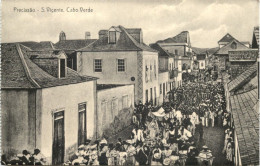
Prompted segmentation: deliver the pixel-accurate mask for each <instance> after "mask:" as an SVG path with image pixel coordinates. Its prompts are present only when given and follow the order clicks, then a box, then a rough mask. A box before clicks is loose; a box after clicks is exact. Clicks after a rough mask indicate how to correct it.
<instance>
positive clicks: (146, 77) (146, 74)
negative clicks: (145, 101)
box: [145, 62, 149, 82]
mask: <svg viewBox="0 0 260 166" xmlns="http://www.w3.org/2000/svg"><path fill="white" fill-rule="evenodd" d="M148 70H149V68H148V65H147V62H146V63H145V82H148V80H149V78H148Z"/></svg>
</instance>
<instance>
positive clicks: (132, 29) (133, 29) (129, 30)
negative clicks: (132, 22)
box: [125, 28, 142, 34]
mask: <svg viewBox="0 0 260 166" xmlns="http://www.w3.org/2000/svg"><path fill="white" fill-rule="evenodd" d="M125 29H126V31H127V32H128V33H129V34H133V33H134V34H136V33H140V32H141V31H142V29H141V28H125Z"/></svg>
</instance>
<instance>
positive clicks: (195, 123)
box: [2, 83, 233, 165]
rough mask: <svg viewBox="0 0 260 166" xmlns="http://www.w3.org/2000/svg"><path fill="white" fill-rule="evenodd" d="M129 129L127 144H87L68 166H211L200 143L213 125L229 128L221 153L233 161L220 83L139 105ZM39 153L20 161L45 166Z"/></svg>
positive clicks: (26, 154) (190, 86)
mask: <svg viewBox="0 0 260 166" xmlns="http://www.w3.org/2000/svg"><path fill="white" fill-rule="evenodd" d="M131 126H133V129H132V131H131V133H129V137H128V139H126V140H122V139H121V138H118V140H117V142H114V143H108V140H107V139H106V138H102V139H101V140H96V141H91V140H87V141H86V143H85V144H84V145H80V146H79V147H78V150H77V151H76V152H75V154H74V155H73V156H71V157H70V159H69V160H68V161H67V162H65V163H64V165H82V164H83V165H203V164H204V165H212V162H213V159H214V156H213V155H212V152H211V150H210V149H209V148H208V147H207V145H205V144H203V145H202V144H201V142H203V139H204V137H203V128H204V127H215V126H222V127H223V126H224V127H225V145H224V148H223V153H225V154H226V156H227V160H229V161H230V162H232V154H233V153H232V150H233V149H232V148H233V142H232V141H233V135H232V128H231V127H230V126H231V124H230V114H229V113H227V111H226V103H225V96H224V88H223V85H222V84H220V83H216V84H210V83H202V84H199V83H187V84H185V85H183V86H181V87H178V88H176V89H172V90H171V91H170V92H169V93H168V95H167V98H166V99H165V101H164V103H163V104H162V106H160V107H157V106H153V105H152V102H151V103H146V104H142V103H141V102H140V103H138V104H137V105H135V110H134V113H133V116H132V125H131ZM38 154H40V150H38V149H37V150H36V151H35V152H34V154H32V155H31V154H30V153H29V152H28V151H26V150H25V151H23V155H22V156H20V158H18V159H17V161H16V162H17V163H19V164H26V165H41V164H44V162H45V160H44V157H38ZM2 162H5V160H4V159H3V158H2ZM6 163H7V161H6ZM4 165H6V164H4ZM12 165H15V164H12Z"/></svg>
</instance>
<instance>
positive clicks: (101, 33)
mask: <svg viewBox="0 0 260 166" xmlns="http://www.w3.org/2000/svg"><path fill="white" fill-rule="evenodd" d="M106 35H107V30H100V31H99V32H98V36H99V39H101V38H102V37H104V36H106Z"/></svg>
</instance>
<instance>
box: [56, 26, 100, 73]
mask: <svg viewBox="0 0 260 166" xmlns="http://www.w3.org/2000/svg"><path fill="white" fill-rule="evenodd" d="M96 40H97V39H91V35H90V32H85V39H69V40H68V39H67V38H66V34H65V32H63V31H62V32H60V36H59V41H58V42H57V43H55V44H54V47H55V49H59V50H64V51H65V53H66V54H67V56H68V59H67V66H68V67H69V68H71V69H73V70H75V71H77V70H78V69H77V66H78V64H77V61H78V59H77V54H76V50H78V49H81V48H84V47H86V46H88V45H89V44H91V43H93V42H94V41H96Z"/></svg>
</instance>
